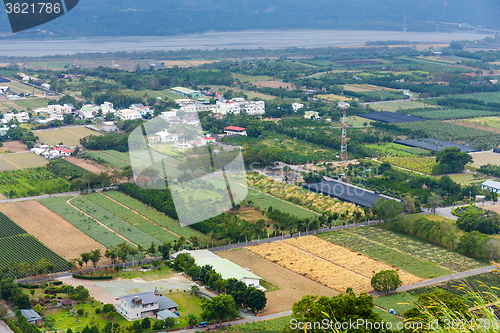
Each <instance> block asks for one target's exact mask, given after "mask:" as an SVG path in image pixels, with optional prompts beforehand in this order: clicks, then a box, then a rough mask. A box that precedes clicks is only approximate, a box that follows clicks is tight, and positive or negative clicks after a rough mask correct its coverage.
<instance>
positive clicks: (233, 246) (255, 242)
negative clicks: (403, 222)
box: [209, 221, 380, 252]
mask: <svg viewBox="0 0 500 333" xmlns="http://www.w3.org/2000/svg"><path fill="white" fill-rule="evenodd" d="M378 223H380V221H368V222H363V223H355V224H349V225H341V226H338V227H333V228H323V229H318V230H310V231H308V232H300V233H296V234H293V238H297V237H304V236H310V235H315V234H319V233H322V232H327V231H336V230H344V229H351V228H358V227H364V226H367V225H375V224H378ZM289 238H292V237H291V236H290V235H284V236H278V237H271V238H263V239H259V240H253V241H249V242H243V243H237V244H231V245H227V246H220V247H214V248H211V249H209V251H211V252H218V251H226V250H233V249H238V248H242V247H245V246H251V245H258V244H265V243H272V242H276V241H281V240H284V239H289Z"/></svg>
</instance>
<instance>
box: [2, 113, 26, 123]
mask: <svg viewBox="0 0 500 333" xmlns="http://www.w3.org/2000/svg"><path fill="white" fill-rule="evenodd" d="M14 118H15V119H17V121H19V122H20V123H25V122H27V121H29V120H30V115H29V114H28V112H19V113H6V114H4V115H3V119H4V121H5V123H8V122H9V121H11V120H12V119H14Z"/></svg>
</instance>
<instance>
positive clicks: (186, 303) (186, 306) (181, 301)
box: [164, 292, 204, 327]
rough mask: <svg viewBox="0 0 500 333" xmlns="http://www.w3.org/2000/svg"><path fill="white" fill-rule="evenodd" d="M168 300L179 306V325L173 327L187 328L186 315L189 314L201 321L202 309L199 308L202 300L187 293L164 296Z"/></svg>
mask: <svg viewBox="0 0 500 333" xmlns="http://www.w3.org/2000/svg"><path fill="white" fill-rule="evenodd" d="M164 296H166V297H168V298H170V299H171V300H172V301H174V302H175V303H177V304H178V305H179V313H180V317H181V318H180V323H179V324H177V325H175V327H186V326H188V320H187V315H188V314H190V313H193V314H195V315H196V316H198V318H199V319H200V321H201V313H202V312H203V309H202V308H201V304H202V303H203V300H204V299H200V298H198V297H196V296H193V295H191V293H188V292H177V293H171V294H166V295H164Z"/></svg>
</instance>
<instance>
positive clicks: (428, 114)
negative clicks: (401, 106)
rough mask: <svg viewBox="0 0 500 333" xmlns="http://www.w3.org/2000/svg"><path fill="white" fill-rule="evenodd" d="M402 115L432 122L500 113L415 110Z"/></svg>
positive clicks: (487, 111)
mask: <svg viewBox="0 0 500 333" xmlns="http://www.w3.org/2000/svg"><path fill="white" fill-rule="evenodd" d="M401 112H402V113H405V114H409V115H412V116H414V117H420V118H425V119H431V120H449V119H466V118H474V117H487V116H495V115H499V114H500V112H499V111H489V110H470V109H439V108H434V109H415V110H405V111H401Z"/></svg>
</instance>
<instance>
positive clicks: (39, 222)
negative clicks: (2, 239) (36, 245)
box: [0, 201, 105, 260]
mask: <svg viewBox="0 0 500 333" xmlns="http://www.w3.org/2000/svg"><path fill="white" fill-rule="evenodd" d="M0 211H1V212H3V213H4V214H5V215H7V216H8V217H9V218H10V219H12V220H13V221H15V222H16V223H17V224H18V225H19V226H21V227H22V228H24V229H25V230H26V231H27V232H28V233H29V234H31V235H33V236H35V237H36V238H37V239H38V240H39V241H41V242H42V243H43V244H45V245H46V246H47V247H49V248H50V249H51V250H52V251H54V252H55V253H57V254H58V255H59V256H61V257H63V258H64V259H66V260H71V259H74V258H77V257H78V256H79V255H80V254H81V253H83V252H90V251H92V250H96V249H100V250H101V252H102V253H104V251H105V247H104V246H102V245H101V244H99V243H98V242H96V241H95V240H93V239H92V238H90V237H89V236H87V235H85V234H84V233H83V232H81V231H80V230H79V229H77V228H75V227H74V226H73V225H72V224H71V223H69V222H67V221H65V220H64V219H63V218H62V217H60V216H58V215H57V214H55V213H54V212H52V211H50V210H49V209H48V208H47V207H45V206H43V205H42V204H40V203H39V202H38V201H24V202H12V203H7V204H2V205H0ZM2 215H3V214H2ZM2 215H0V216H2ZM0 223H2V221H1V220H0ZM0 228H1V227H0ZM2 229H3V228H2Z"/></svg>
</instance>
